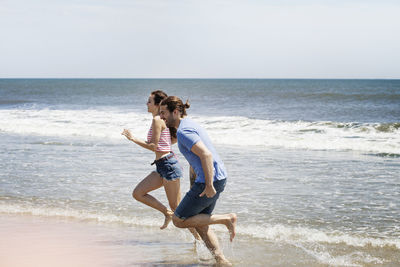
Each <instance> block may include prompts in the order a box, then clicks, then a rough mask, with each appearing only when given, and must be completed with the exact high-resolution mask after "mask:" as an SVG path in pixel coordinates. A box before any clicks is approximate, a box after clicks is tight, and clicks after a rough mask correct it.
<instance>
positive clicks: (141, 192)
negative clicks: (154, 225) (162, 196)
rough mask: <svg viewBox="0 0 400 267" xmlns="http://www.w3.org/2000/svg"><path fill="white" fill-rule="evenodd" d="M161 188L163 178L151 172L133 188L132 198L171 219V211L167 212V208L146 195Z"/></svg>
mask: <svg viewBox="0 0 400 267" xmlns="http://www.w3.org/2000/svg"><path fill="white" fill-rule="evenodd" d="M161 186H163V178H162V177H161V176H160V175H159V174H158V173H157V172H152V173H150V174H149V175H147V176H146V178H144V179H143V180H142V181H141V182H140V183H139V184H138V185H137V186H136V187H135V189H134V190H133V193H132V196H133V198H134V199H136V200H137V201H140V202H142V203H143V204H146V205H147V206H149V207H152V208H154V209H156V210H158V211H160V212H161V213H162V214H164V216H166V217H167V216H168V217H171V216H172V214H173V213H172V211H170V210H168V208H167V207H166V206H164V205H163V204H162V203H161V202H160V201H158V200H157V199H156V198H155V197H153V196H151V195H149V194H148V192H151V191H153V190H156V189H158V188H160V187H161ZM161 227H163V226H161Z"/></svg>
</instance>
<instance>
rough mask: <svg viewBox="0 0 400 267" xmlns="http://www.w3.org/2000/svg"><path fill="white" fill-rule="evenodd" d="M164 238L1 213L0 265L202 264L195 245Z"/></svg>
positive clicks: (147, 232)
mask: <svg viewBox="0 0 400 267" xmlns="http://www.w3.org/2000/svg"><path fill="white" fill-rule="evenodd" d="M164 233H165V234H162V235H160V234H156V233H154V232H153V230H152V229H140V228H134V227H121V226H117V225H108V226H107V225H100V224H96V223H93V222H79V221H76V220H68V219H59V218H43V217H33V216H15V215H4V214H2V216H1V217H0V235H1V236H2V238H1V241H0V266H3V267H6V266H10V267H11V266H13V267H17V266H21V267H22V266H31V267H32V266H41V267H47V266H61V267H62V266H82V267H83V266H85V267H89V266H167V265H168V266H171V265H173V266H192V265H195V266H198V265H203V264H202V263H198V258H197V257H196V255H197V254H196V252H195V250H194V248H195V246H194V244H190V243H186V242H182V240H174V238H173V235H171V232H170V233H168V231H165V232H164ZM175 239H176V238H175ZM207 258H208V259H207ZM205 259H207V260H205V261H203V262H204V264H205V265H209V264H212V260H211V258H210V257H207V255H206V258H205ZM209 259H210V260H209Z"/></svg>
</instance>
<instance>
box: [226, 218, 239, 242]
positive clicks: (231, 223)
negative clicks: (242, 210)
mask: <svg viewBox="0 0 400 267" xmlns="http://www.w3.org/2000/svg"><path fill="white" fill-rule="evenodd" d="M229 216H230V220H229V221H228V223H227V224H226V227H227V228H228V230H229V234H230V239H231V242H232V241H233V238H235V235H236V221H237V216H236V214H235V213H230V214H229Z"/></svg>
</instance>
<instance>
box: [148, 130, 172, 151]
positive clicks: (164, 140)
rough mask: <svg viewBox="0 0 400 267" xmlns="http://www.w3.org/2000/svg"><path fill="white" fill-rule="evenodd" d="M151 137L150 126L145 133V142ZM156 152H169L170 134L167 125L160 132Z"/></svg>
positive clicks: (149, 140)
mask: <svg viewBox="0 0 400 267" xmlns="http://www.w3.org/2000/svg"><path fill="white" fill-rule="evenodd" d="M152 137H153V128H152V127H150V130H149V132H148V133H147V142H149V143H150V142H151V138H152ZM156 151H157V152H170V151H172V150H171V134H170V133H169V129H168V127H167V128H165V129H164V130H163V131H162V132H161V134H160V140H158V145H157V148H156Z"/></svg>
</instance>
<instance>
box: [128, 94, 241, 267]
mask: <svg viewBox="0 0 400 267" xmlns="http://www.w3.org/2000/svg"><path fill="white" fill-rule="evenodd" d="M188 108H189V104H188V103H186V104H183V102H182V100H181V99H179V98H178V97H176V96H169V97H168V96H167V94H165V93H164V92H163V91H160V90H158V91H154V92H152V93H151V94H150V96H149V99H148V101H147V111H148V112H150V113H152V115H153V121H152V125H151V127H150V130H149V132H148V134H147V141H142V140H140V139H137V138H135V137H134V136H133V135H132V134H131V132H130V131H129V130H127V129H124V131H123V132H122V135H124V136H126V138H128V139H129V140H131V141H133V142H134V143H136V144H138V145H140V146H142V147H144V148H146V149H149V150H151V151H153V152H155V157H156V158H155V160H154V162H153V163H152V165H153V164H155V165H156V170H157V171H156V172H152V173H150V174H149V175H148V176H147V177H145V178H144V179H143V180H142V181H141V182H140V183H139V184H138V185H137V186H136V188H135V189H134V190H133V197H134V198H135V199H136V200H138V201H140V202H142V203H144V204H146V205H148V206H150V207H152V208H154V209H156V210H158V211H160V212H161V213H163V214H164V216H165V220H164V224H163V225H162V226H161V227H160V228H161V229H164V228H166V227H167V226H168V224H169V222H170V221H171V220H172V221H173V223H174V225H175V226H176V227H179V228H188V229H189V230H190V231H191V232H192V234H193V235H194V237H195V238H197V239H199V238H198V236H200V237H201V239H203V241H204V243H205V245H206V246H207V248H208V249H209V250H210V252H211V253H212V254H213V256H214V258H215V260H216V261H217V264H219V265H231V264H230V262H229V261H228V260H227V259H226V258H225V256H224V254H223V252H222V250H221V248H220V247H219V243H218V239H217V237H216V235H215V234H214V232H213V231H212V230H211V229H210V227H209V225H211V224H223V225H225V226H226V227H227V229H228V231H229V233H230V240H231V241H232V240H233V238H234V237H235V227H236V220H237V218H236V214H234V213H230V214H222V215H217V214H215V215H212V214H211V213H212V211H213V209H214V207H215V204H216V201H217V199H218V197H219V194H220V193H221V192H222V191H224V188H225V184H226V178H227V172H226V170H225V167H224V164H223V162H222V161H221V159H220V157H219V155H218V154H217V152H216V150H215V148H214V146H213V145H212V143H211V141H210V139H209V137H208V135H207V133H206V132H205V130H204V129H203V128H202V127H201V126H199V125H198V124H197V123H196V122H194V121H193V120H191V119H189V118H186V109H188ZM176 142H178V147H179V150H180V152H181V153H182V154H183V155H184V157H185V158H186V160H187V161H188V162H189V164H190V167H191V169H193V171H194V173H195V174H196V179H195V181H194V183H193V185H191V188H190V190H189V192H187V193H186V195H185V197H184V198H183V200H182V201H180V200H181V199H180V198H181V192H180V181H179V179H180V178H181V177H182V169H181V167H180V165H179V163H178V161H177V159H176V157H175V155H174V154H173V152H172V149H171V145H172V144H173V143H176ZM162 186H164V189H165V193H166V195H167V198H168V202H169V206H170V208H171V209H170V210H169V209H168V208H167V207H165V206H164V205H163V204H162V203H161V202H160V201H158V200H157V199H156V198H154V197H153V196H151V195H149V194H148V193H149V192H150V191H153V190H155V189H158V188H160V187H162Z"/></svg>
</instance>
